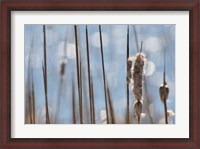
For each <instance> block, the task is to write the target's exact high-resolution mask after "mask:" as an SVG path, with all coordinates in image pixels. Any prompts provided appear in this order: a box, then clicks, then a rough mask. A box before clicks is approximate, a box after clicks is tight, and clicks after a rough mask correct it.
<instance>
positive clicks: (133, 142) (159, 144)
mask: <svg viewBox="0 0 200 149" xmlns="http://www.w3.org/2000/svg"><path fill="white" fill-rule="evenodd" d="M0 3H1V27H0V35H1V36H0V37H1V38H0V39H1V45H0V47H1V49H0V148H20V149H22V148H115V147H116V148H137V149H139V148H148V149H155V148H165V149H166V148H176V149H178V148H181V149H182V148H185V149H199V148H200V101H199V100H200V97H199V91H200V90H199V87H200V86H199V79H198V75H199V70H200V69H199V43H200V41H199V35H200V32H199V30H200V29H199V17H200V16H199V0H166V1H165V0H115V1H114V0H101V1H100V0H99V1H98V0H66V1H64V0H48V1H47V0H3V1H0ZM23 10H27V11H29V10H30V11H38V10H40V11H43V10H52V11H61V10H66V11H69V10H75V11H80V10H83V11H84V10H90V11H94V10H100V11H103V10H108V11H113V10H120V11H141V10H148V11H151V10H154V11H158V10H159V11H160V10H161V11H162V10H165V11H171V10H173V11H189V17H190V24H189V25H190V35H189V36H190V37H189V39H190V43H189V44H190V49H189V58H190V62H189V63H190V65H189V66H190V68H189V69H190V78H189V80H190V105H189V106H190V115H189V116H190V124H189V125H190V129H189V130H190V137H189V139H181V138H176V139H170V138H167V139H159V138H156V139H150V138H144V139H123V138H119V139H113V138H110V139H96V138H93V139H58V138H54V139H28V138H23V139H14V138H11V107H10V105H11V73H12V72H11V50H12V49H11V23H12V22H11V11H23ZM183 85H184V84H183ZM172 135H173V134H172Z"/></svg>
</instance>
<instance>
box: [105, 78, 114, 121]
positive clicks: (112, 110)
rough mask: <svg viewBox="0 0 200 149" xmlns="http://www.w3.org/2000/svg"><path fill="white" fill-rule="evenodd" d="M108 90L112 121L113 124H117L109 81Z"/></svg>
mask: <svg viewBox="0 0 200 149" xmlns="http://www.w3.org/2000/svg"><path fill="white" fill-rule="evenodd" d="M107 82H108V81H107ZM107 92H108V102H109V108H110V115H111V122H112V124H115V114H114V108H113V103H112V97H111V93H110V88H109V86H108V83H107Z"/></svg>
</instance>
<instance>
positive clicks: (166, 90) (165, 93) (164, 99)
mask: <svg viewBox="0 0 200 149" xmlns="http://www.w3.org/2000/svg"><path fill="white" fill-rule="evenodd" d="M159 92H160V98H161V101H162V102H163V103H164V113H165V123H166V124H168V115H167V98H168V95H169V88H168V85H167V82H166V79H165V49H164V72H163V84H161V86H160V89H159Z"/></svg>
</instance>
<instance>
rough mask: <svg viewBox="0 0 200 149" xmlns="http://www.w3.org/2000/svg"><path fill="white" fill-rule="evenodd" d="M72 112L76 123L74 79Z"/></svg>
mask: <svg viewBox="0 0 200 149" xmlns="http://www.w3.org/2000/svg"><path fill="white" fill-rule="evenodd" d="M72 114H73V123H74V124H76V103H75V87H74V79H72Z"/></svg>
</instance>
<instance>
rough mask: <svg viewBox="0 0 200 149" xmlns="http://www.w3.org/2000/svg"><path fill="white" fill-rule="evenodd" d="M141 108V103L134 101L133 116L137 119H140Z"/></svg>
mask: <svg viewBox="0 0 200 149" xmlns="http://www.w3.org/2000/svg"><path fill="white" fill-rule="evenodd" d="M142 106H143V103H142V101H135V103H134V112H135V115H136V117H137V118H138V119H140V118H141V115H142Z"/></svg>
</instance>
